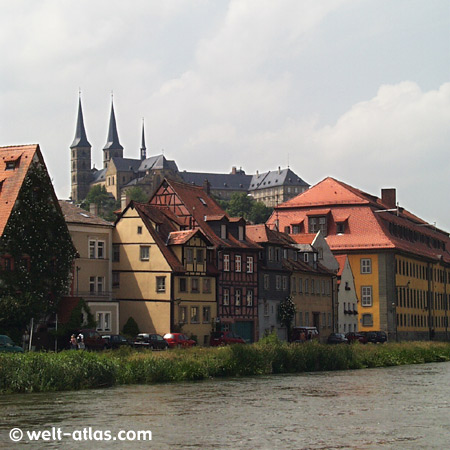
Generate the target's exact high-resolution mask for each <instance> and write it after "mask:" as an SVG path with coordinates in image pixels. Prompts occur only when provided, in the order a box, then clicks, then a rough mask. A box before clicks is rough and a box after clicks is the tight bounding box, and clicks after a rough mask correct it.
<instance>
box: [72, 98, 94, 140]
mask: <svg viewBox="0 0 450 450" xmlns="http://www.w3.org/2000/svg"><path fill="white" fill-rule="evenodd" d="M77 147H91V144H90V143H89V141H88V140H87V136H86V130H85V129H84V120H83V109H82V107H81V92H80V93H79V97H78V118H77V128H76V130H75V138H74V139H73V142H72V145H71V146H70V148H77Z"/></svg>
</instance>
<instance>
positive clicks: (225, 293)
mask: <svg viewBox="0 0 450 450" xmlns="http://www.w3.org/2000/svg"><path fill="white" fill-rule="evenodd" d="M223 304H224V305H225V306H227V305H229V304H230V290H229V289H224V290H223Z"/></svg>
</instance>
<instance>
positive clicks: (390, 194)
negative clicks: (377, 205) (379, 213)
mask: <svg viewBox="0 0 450 450" xmlns="http://www.w3.org/2000/svg"><path fill="white" fill-rule="evenodd" d="M381 201H382V202H383V204H384V205H386V207H387V208H396V207H397V198H396V193H395V188H388V189H381Z"/></svg>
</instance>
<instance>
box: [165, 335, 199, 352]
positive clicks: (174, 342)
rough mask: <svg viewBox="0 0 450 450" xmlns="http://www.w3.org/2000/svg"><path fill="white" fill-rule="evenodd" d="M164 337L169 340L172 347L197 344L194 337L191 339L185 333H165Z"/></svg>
mask: <svg viewBox="0 0 450 450" xmlns="http://www.w3.org/2000/svg"><path fill="white" fill-rule="evenodd" d="M164 339H165V340H166V341H167V342H168V344H169V347H170V348H174V347H178V348H181V347H183V348H185V347H192V346H194V345H197V342H195V341H194V340H193V339H189V338H188V337H187V336H186V335H185V334H183V333H167V334H165V335H164Z"/></svg>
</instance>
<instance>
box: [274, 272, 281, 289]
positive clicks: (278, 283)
mask: <svg viewBox="0 0 450 450" xmlns="http://www.w3.org/2000/svg"><path fill="white" fill-rule="evenodd" d="M275 289H276V290H277V291H279V290H281V275H277V276H276V277H275Z"/></svg>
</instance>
